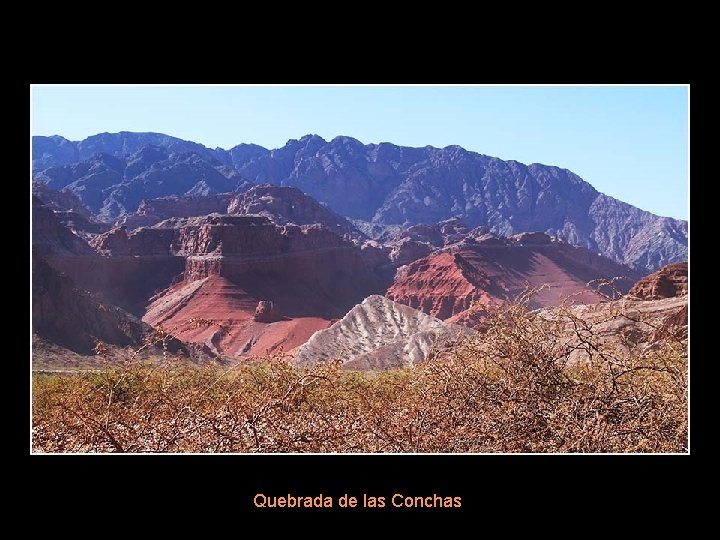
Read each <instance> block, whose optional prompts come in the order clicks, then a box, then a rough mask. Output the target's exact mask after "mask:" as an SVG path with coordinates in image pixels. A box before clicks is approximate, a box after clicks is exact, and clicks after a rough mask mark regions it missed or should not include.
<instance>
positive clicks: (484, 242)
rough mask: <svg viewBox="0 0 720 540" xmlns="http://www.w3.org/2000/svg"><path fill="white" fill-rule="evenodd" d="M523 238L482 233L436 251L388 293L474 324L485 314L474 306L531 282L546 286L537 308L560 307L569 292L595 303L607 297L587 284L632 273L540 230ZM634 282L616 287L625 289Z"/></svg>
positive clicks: (577, 299) (436, 313)
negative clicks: (479, 235) (506, 237)
mask: <svg viewBox="0 0 720 540" xmlns="http://www.w3.org/2000/svg"><path fill="white" fill-rule="evenodd" d="M520 236H521V237H522V238H514V239H512V240H508V239H502V238H496V237H492V236H485V237H482V236H481V237H480V239H479V240H477V241H471V242H461V243H458V244H456V245H454V246H451V247H450V248H446V249H443V250H440V251H436V252H434V253H432V254H431V255H429V256H427V257H424V258H422V259H419V260H417V261H415V262H413V263H411V264H409V265H408V266H406V267H404V268H401V269H399V270H398V272H397V274H396V277H395V281H394V283H393V285H392V286H391V287H390V288H389V289H388V291H387V294H386V295H387V296H388V297H389V298H390V299H392V300H395V301H396V302H400V303H402V304H406V305H409V306H410V307H413V308H416V309H420V310H422V311H424V312H425V313H428V314H430V315H434V316H436V317H438V318H440V319H449V320H450V322H460V323H463V324H473V323H475V322H477V320H478V318H480V317H481V316H482V307H478V306H476V307H472V306H473V305H474V304H478V305H482V304H487V303H491V304H492V303H496V302H504V301H507V300H509V299H512V298H514V297H516V296H517V295H518V294H520V293H522V292H523V291H524V290H525V289H526V288H527V287H528V286H530V287H540V286H542V285H548V287H547V288H545V289H543V290H541V291H540V292H539V293H538V294H537V295H536V296H535V298H534V300H533V305H534V306H535V307H544V306H552V305H557V304H558V303H560V302H561V301H563V300H564V299H565V298H567V297H568V296H570V295H572V300H573V301H574V302H586V303H592V302H598V301H600V300H603V299H604V297H603V296H602V295H600V294H598V293H597V292H594V291H593V290H590V289H589V288H588V287H587V285H586V284H587V282H589V281H591V280H593V279H597V278H601V277H616V276H625V277H627V276H632V275H633V272H632V271H631V270H630V269H629V268H627V267H624V266H622V265H619V264H617V263H614V262H612V261H610V260H609V259H606V258H604V257H600V256H597V255H594V254H593V253H590V252H589V251H587V250H585V249H583V248H576V247H573V246H569V245H567V244H564V243H561V242H550V239H549V238H548V237H546V235H544V234H542V233H540V234H539V235H538V234H532V235H520ZM630 283H631V281H629V280H627V279H625V280H624V281H620V282H618V284H617V285H618V286H619V287H620V288H623V287H625V290H627V287H629V285H630ZM471 307H472V309H471Z"/></svg>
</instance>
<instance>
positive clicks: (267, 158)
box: [33, 132, 688, 269]
mask: <svg viewBox="0 0 720 540" xmlns="http://www.w3.org/2000/svg"><path fill="white" fill-rule="evenodd" d="M148 144H151V145H154V146H152V147H147V145H148ZM148 148H151V150H148ZM33 151H34V155H33V159H34V161H33V164H34V167H35V168H36V169H42V168H45V167H48V166H52V167H51V168H49V169H46V170H44V171H42V172H38V173H36V175H35V179H36V180H39V181H42V182H45V183H48V184H49V185H50V187H53V188H55V189H66V190H68V191H71V192H73V193H74V194H75V195H77V196H78V197H79V198H80V199H81V200H82V202H83V203H84V204H85V205H86V206H88V207H89V208H90V209H91V210H93V211H94V212H99V213H101V214H103V215H105V216H108V217H117V216H120V215H123V214H125V213H129V212H133V211H135V210H136V209H137V206H138V205H139V203H140V201H141V200H142V199H146V198H153V197H158V196H167V195H185V194H188V195H193V194H209V193H219V192H222V191H232V190H242V189H243V187H244V186H245V185H246V184H244V183H243V181H244V180H247V181H249V182H251V183H253V184H260V183H271V184H277V185H282V186H293V187H297V188H299V189H301V190H302V191H304V192H305V193H307V194H308V195H310V196H312V197H314V198H315V199H317V200H318V201H320V202H322V203H325V204H327V205H328V206H329V207H330V209H332V210H333V211H335V212H337V213H339V214H341V215H343V216H346V217H348V218H353V219H356V220H363V221H367V222H370V223H371V224H373V225H376V226H377V227H368V228H367V230H380V231H382V228H383V227H385V226H391V225H403V226H410V225H415V224H419V223H436V222H439V221H442V220H446V219H450V218H454V217H460V218H463V220H464V221H465V223H466V224H467V225H468V226H469V227H471V228H472V227H476V226H479V225H487V226H488V227H489V228H490V229H491V230H492V231H493V232H495V233H498V234H502V235H511V234H516V233H519V232H525V231H544V232H546V233H548V234H551V235H555V236H559V237H562V238H564V239H566V240H567V241H568V242H570V243H572V244H575V245H579V246H583V247H587V248H588V249H590V250H592V251H594V252H597V253H601V254H603V255H606V256H609V257H611V258H613V259H615V260H617V261H620V262H623V263H626V264H629V265H632V266H636V267H638V268H647V269H656V268H659V267H660V266H662V265H664V264H667V263H669V262H674V261H681V260H686V259H687V251H688V246H687V230H688V229H687V222H686V221H681V220H676V219H672V218H665V217H659V216H656V215H654V214H651V213H649V212H645V211H643V210H640V209H638V208H635V207H633V206H631V205H629V204H627V203H623V202H621V201H618V200H616V199H613V198H612V197H609V196H607V195H604V194H602V193H600V192H598V191H597V190H596V189H594V188H593V187H592V186H591V185H590V184H588V183H587V182H585V181H584V180H582V179H581V178H580V177H579V176H577V175H576V174H574V173H572V172H570V171H568V170H567V169H561V168H558V167H553V166H547V165H539V164H532V165H524V164H522V163H518V162H516V161H503V160H501V159H498V158H493V157H489V156H485V155H482V154H477V153H475V152H469V151H467V150H465V149H463V148H461V147H459V146H449V147H446V148H441V149H440V148H433V147H431V146H426V147H424V148H408V147H402V146H396V145H393V144H390V143H380V144H369V145H363V144H362V143H360V142H359V141H357V140H355V139H352V138H350V137H336V138H335V139H333V140H332V141H325V140H324V139H322V138H321V137H318V136H317V135H307V136H305V137H302V138H301V139H299V140H295V139H293V140H290V141H288V143H287V144H286V145H285V146H284V147H282V148H278V149H275V150H267V149H265V148H262V147H259V146H256V145H239V146H236V147H234V148H232V149H230V150H227V151H226V150H223V149H215V150H211V149H208V148H206V147H204V146H202V145H198V144H196V143H192V142H188V141H182V140H180V139H176V138H173V137H169V136H167V135H161V134H155V133H127V132H122V133H118V134H107V133H104V134H100V135H96V136H93V137H89V138H87V139H85V140H84V141H80V142H70V141H67V140H66V139H63V138H62V137H34V138H33ZM97 152H103V153H104V157H97V156H95V154H96V153H97ZM148 154H150V155H148ZM91 156H95V157H92V158H91ZM89 158H91V159H89ZM117 158H120V159H117ZM78 160H87V161H83V162H80V163H77V162H78ZM135 163H137V164H138V165H137V166H135V165H134V164H135ZM58 165H64V167H58Z"/></svg>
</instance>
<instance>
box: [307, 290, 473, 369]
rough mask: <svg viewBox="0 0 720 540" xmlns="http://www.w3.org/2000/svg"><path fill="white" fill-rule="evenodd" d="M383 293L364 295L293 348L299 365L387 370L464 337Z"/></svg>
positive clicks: (455, 328)
mask: <svg viewBox="0 0 720 540" xmlns="http://www.w3.org/2000/svg"><path fill="white" fill-rule="evenodd" d="M467 334H468V331H467V329H466V328H463V327H458V326H454V325H449V324H446V323H443V322H442V321H440V320H439V319H436V318H435V317H431V316H429V315H426V314H425V313H422V312H420V311H418V310H415V309H412V308H409V307H408V306H404V305H401V304H398V303H396V302H393V301H392V300H389V299H388V298H385V297H383V296H378V295H373V296H369V297H368V298H366V299H365V300H363V301H362V303H360V304H358V305H356V306H355V307H353V308H352V309H351V310H350V311H349V312H348V313H347V315H345V316H344V317H343V318H342V319H340V320H339V321H337V322H336V323H335V324H333V325H332V326H331V327H330V328H328V329H327V330H321V331H319V332H317V333H315V334H313V336H312V337H311V338H310V339H309V340H308V342H307V343H305V344H304V345H302V346H301V347H300V349H299V350H298V354H297V357H296V362H297V363H298V364H300V365H304V364H313V363H322V362H330V361H333V360H339V361H341V362H342V365H343V367H344V368H346V369H360V370H363V369H390V368H397V367H407V366H412V365H416V364H419V363H421V362H424V361H425V360H427V358H428V354H429V353H430V351H431V350H432V349H433V348H436V349H438V350H442V349H444V348H445V347H446V346H447V345H448V344H449V343H451V342H454V341H457V340H458V339H459V338H460V337H462V336H464V335H467Z"/></svg>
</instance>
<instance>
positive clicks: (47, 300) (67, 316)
mask: <svg viewBox="0 0 720 540" xmlns="http://www.w3.org/2000/svg"><path fill="white" fill-rule="evenodd" d="M32 302H33V311H32V325H33V332H34V333H37V334H38V335H40V336H41V337H43V338H46V339H48V340H51V341H53V342H55V343H57V344H59V345H62V346H64V347H66V348H68V349H70V350H72V351H75V352H78V353H81V354H92V353H93V348H94V347H95V345H96V344H97V342H98V341H102V342H104V343H106V344H110V345H117V346H120V347H125V346H129V345H141V344H142V337H143V335H144V334H146V333H147V332H148V331H150V328H149V327H148V326H147V325H146V324H144V323H143V322H141V321H140V320H138V319H137V318H135V317H133V316H132V315H131V314H129V313H127V312H125V311H123V310H122V309H119V308H117V307H115V306H113V305H111V304H108V303H106V302H103V300H102V299H101V298H99V297H96V296H93V295H91V294H89V293H87V292H85V291H83V290H81V289H79V288H78V287H77V286H76V285H75V284H74V283H73V281H72V280H71V279H70V278H68V277H67V276H65V275H63V274H61V273H60V272H58V271H57V270H55V269H54V268H52V267H51V266H50V265H48V264H47V263H46V262H45V260H44V259H43V258H42V257H41V256H40V255H39V254H38V253H35V254H34V256H33V265H32Z"/></svg>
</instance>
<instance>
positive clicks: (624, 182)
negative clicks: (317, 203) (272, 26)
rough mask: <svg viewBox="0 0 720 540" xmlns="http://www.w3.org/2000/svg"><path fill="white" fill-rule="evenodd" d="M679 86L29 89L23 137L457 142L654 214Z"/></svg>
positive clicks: (681, 133)
mask: <svg viewBox="0 0 720 540" xmlns="http://www.w3.org/2000/svg"><path fill="white" fill-rule="evenodd" d="M688 93H689V92H688V89H687V87H683V86H680V87H677V86H675V87H666V86H621V87H616V86H602V87H593V86H584V87H572V86H563V87H548V86H514V87H505V86H273V87H268V86H194V87H193V86H33V87H32V89H31V102H32V128H31V129H32V133H33V135H62V136H64V137H66V138H68V139H71V140H80V139H83V138H85V137H87V136H89V135H94V134H96V133H101V132H104V131H108V132H111V133H112V132H117V131H155V132H160V133H166V134H168V135H173V136H175V137H180V138H183V139H189V140H193V141H195V142H199V143H202V144H204V145H206V146H209V147H211V148H215V147H217V146H220V147H223V148H230V147H232V146H235V145H236V144H239V143H243V142H246V143H247V142H253V143H256V144H260V145H262V146H265V147H267V148H276V147H278V146H282V145H284V144H285V142H286V141H287V140H288V139H297V138H300V137H301V136H303V135H305V134H308V133H315V134H318V135H320V136H322V137H324V138H325V139H332V138H333V137H336V136H338V135H349V136H351V137H355V138H356V139H359V140H360V141H362V142H363V143H366V144H367V143H378V142H384V141H387V142H392V143H395V144H400V145H405V146H425V145H428V144H429V145H433V146H438V147H444V146H448V145H451V144H458V145H460V146H463V147H465V148H467V149H468V150H473V151H476V152H480V153H482V154H487V155H490V156H497V157H500V158H503V159H515V160H517V161H520V162H523V163H527V164H529V163H544V164H547V165H557V166H559V167H564V168H567V169H570V170H572V171H573V172H575V173H577V174H578V175H580V176H581V177H582V178H584V179H585V180H587V181H588V182H590V183H591V184H592V185H593V186H595V187H596V188H597V189H598V190H600V191H602V192H604V193H606V194H608V195H611V196H613V197H616V198H618V199H621V200H623V201H626V202H629V203H631V204H633V205H635V206H638V207H640V208H642V209H645V210H649V211H651V212H654V213H656V214H659V215H663V216H672V217H676V218H680V219H687V216H688V187H689V185H688V150H689V149H688V116H687V115H688Z"/></svg>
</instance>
